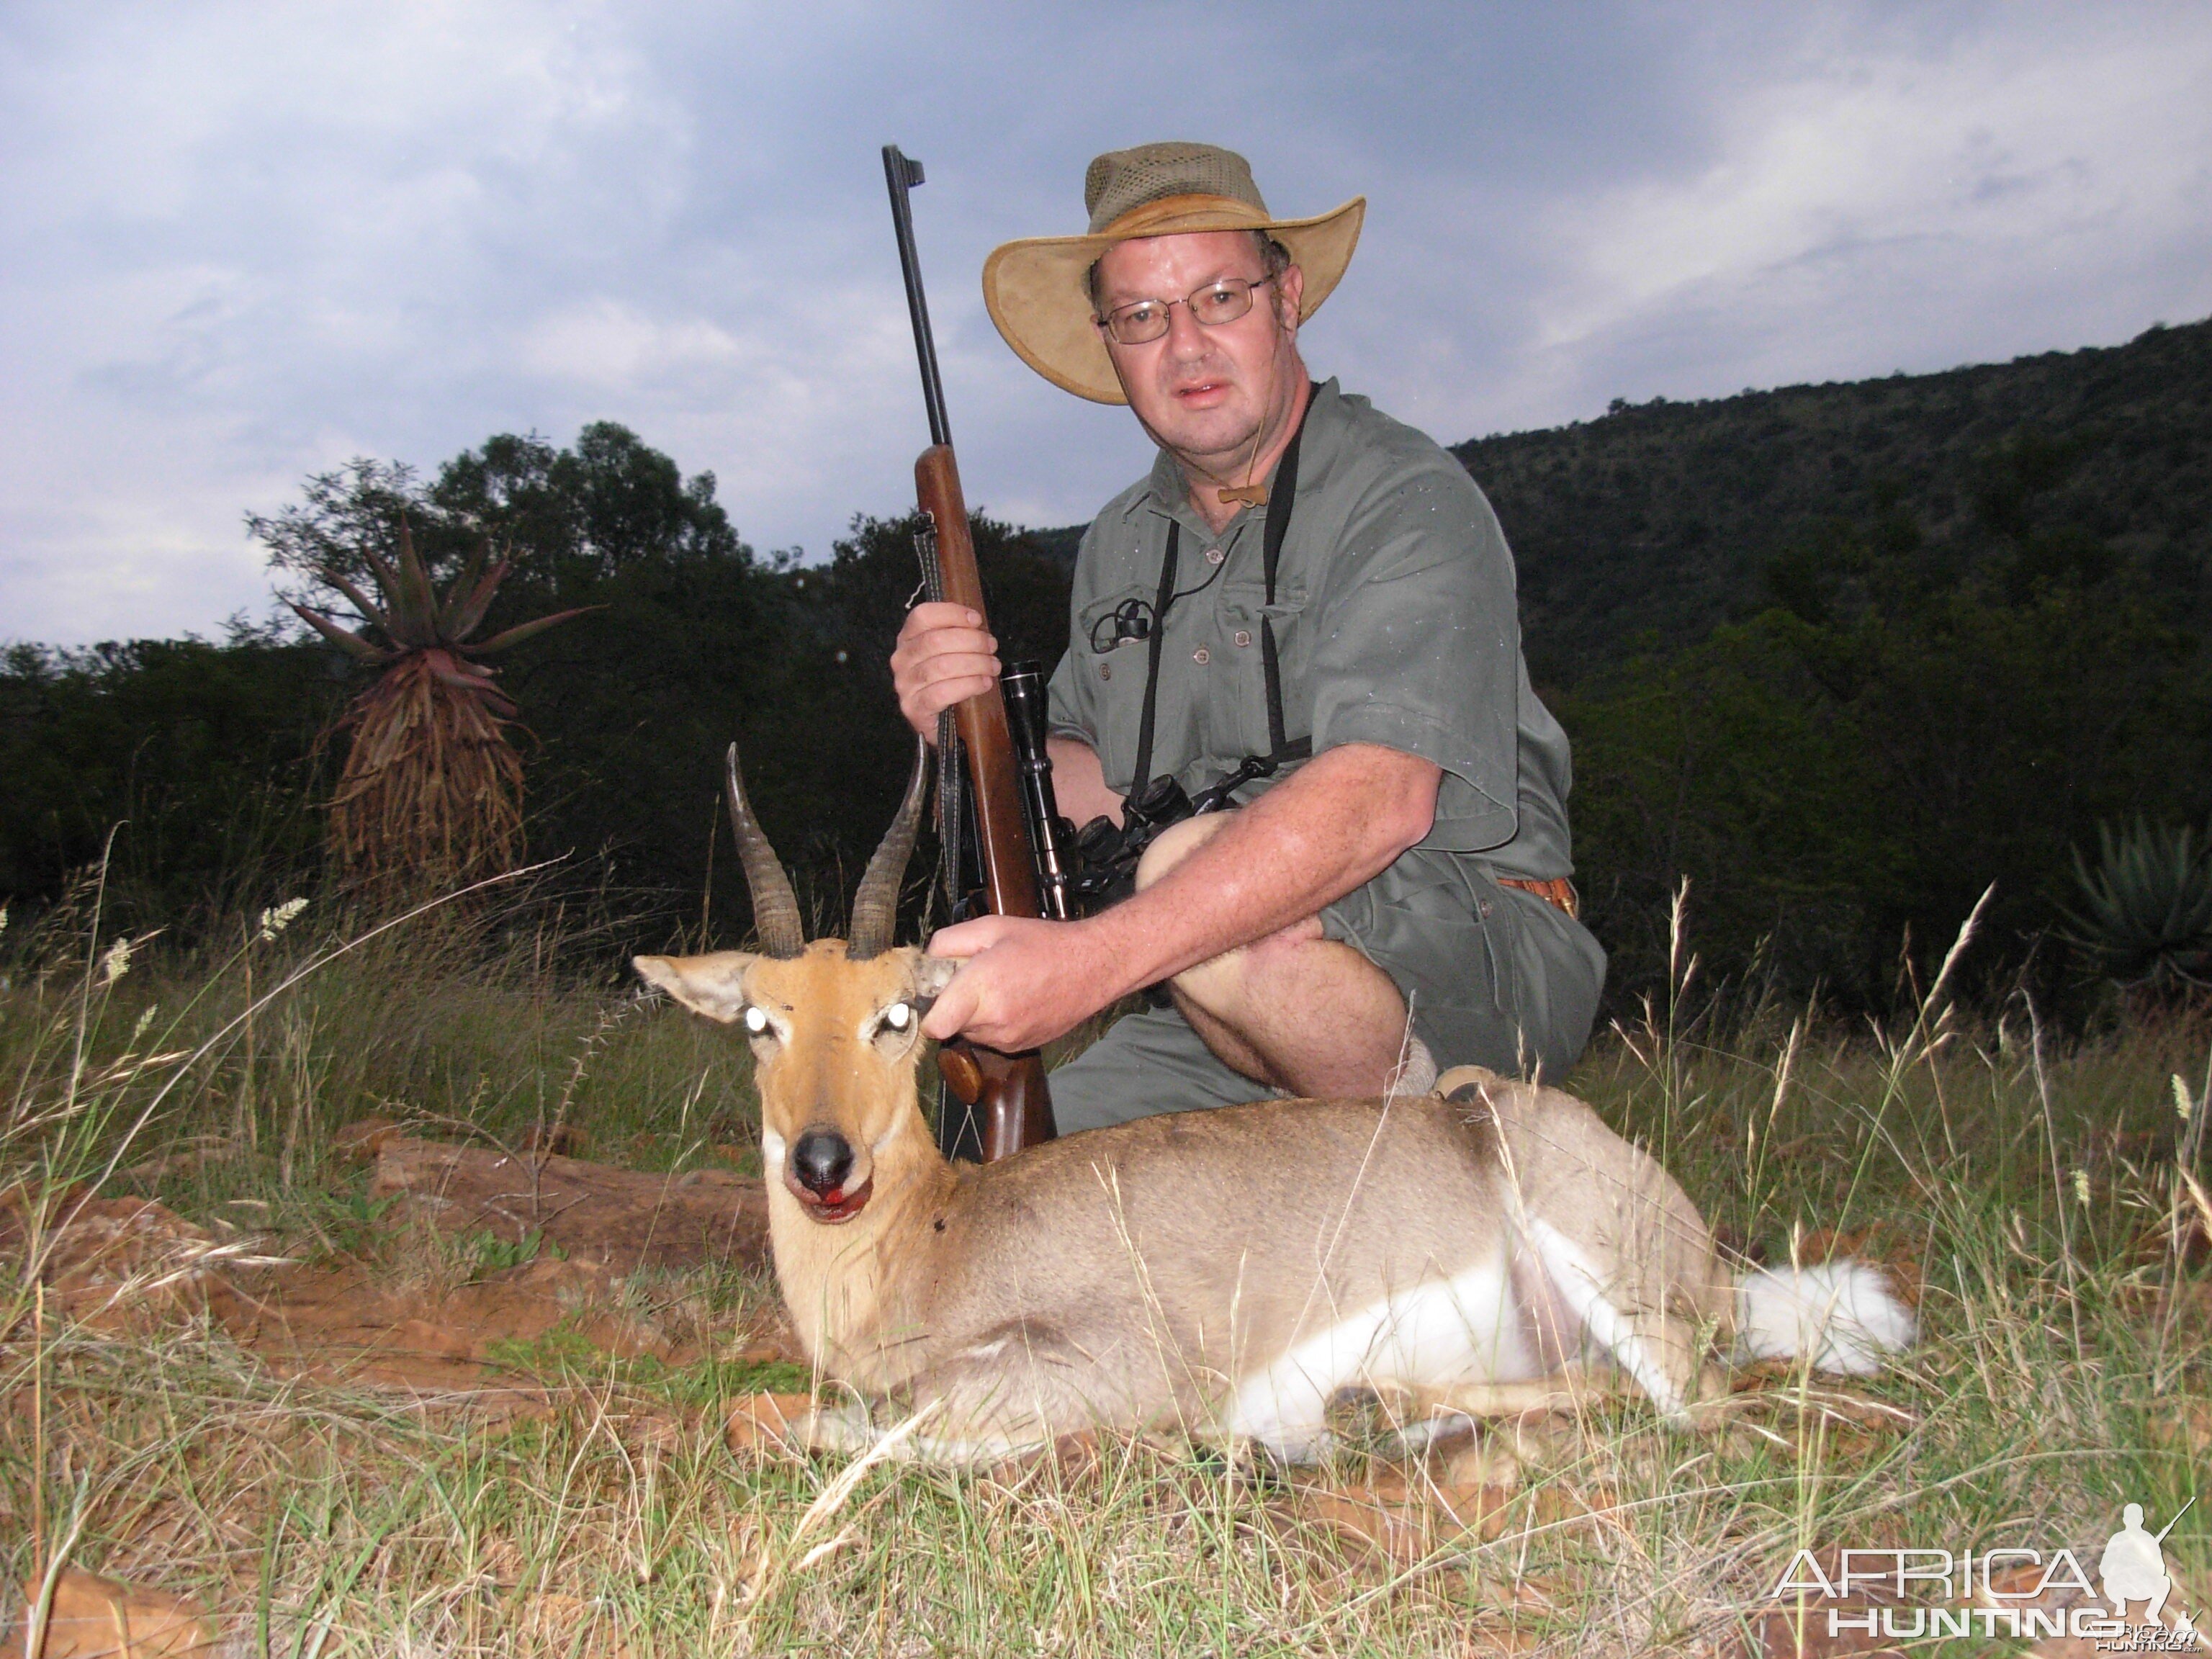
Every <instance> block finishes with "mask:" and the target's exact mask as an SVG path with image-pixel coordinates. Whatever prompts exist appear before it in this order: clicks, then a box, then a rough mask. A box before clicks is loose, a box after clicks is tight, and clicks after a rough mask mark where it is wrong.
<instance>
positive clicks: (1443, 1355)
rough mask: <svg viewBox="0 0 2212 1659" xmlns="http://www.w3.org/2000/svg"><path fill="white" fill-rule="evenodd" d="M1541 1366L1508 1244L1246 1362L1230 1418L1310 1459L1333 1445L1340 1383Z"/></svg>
mask: <svg viewBox="0 0 2212 1659" xmlns="http://www.w3.org/2000/svg"><path fill="white" fill-rule="evenodd" d="M1541 1374H1542V1367H1541V1365H1540V1364H1538V1361H1537V1355H1536V1352H1535V1350H1534V1346H1533V1344H1532V1343H1531V1342H1530V1340H1529V1339H1528V1330H1527V1327H1526V1322H1525V1321H1524V1320H1523V1318H1522V1310H1521V1307H1520V1304H1519V1300H1518V1298H1517V1297H1516V1294H1515V1291H1514V1289H1513V1282H1512V1275H1511V1274H1510V1272H1509V1271H1508V1270H1507V1267H1506V1259H1505V1253H1504V1250H1502V1249H1501V1250H1500V1251H1499V1252H1498V1254H1497V1255H1496V1256H1495V1257H1493V1258H1491V1259H1488V1260H1486V1261H1479V1262H1476V1263H1474V1264H1473V1265H1472V1266H1470V1267H1465V1268H1462V1270H1461V1271H1460V1273H1458V1274H1457V1276H1455V1277H1454V1278H1450V1279H1445V1278H1441V1277H1439V1278H1436V1279H1423V1280H1421V1281H1420V1282H1419V1283H1418V1284H1415V1285H1408V1286H1407V1288H1406V1289H1405V1290H1403V1291H1394V1292H1392V1293H1391V1294H1390V1295H1389V1296H1388V1297H1385V1298H1383V1301H1381V1302H1379V1303H1376V1304H1374V1305H1372V1306H1370V1307H1367V1308H1364V1309H1362V1310H1359V1311H1358V1312H1356V1313H1353V1314H1350V1315H1347V1316H1345V1317H1343V1318H1341V1319H1339V1320H1338V1321H1336V1322H1334V1324H1332V1325H1330V1326H1329V1327H1328V1328H1327V1329H1325V1330H1322V1331H1317V1332H1316V1333H1315V1334H1313V1335H1311V1336H1310V1337H1307V1338H1305V1339H1304V1340H1302V1341H1300V1342H1299V1343H1297V1345H1296V1346H1293V1347H1291V1349H1290V1350H1289V1351H1288V1352H1285V1353H1283V1354H1281V1355H1280V1356H1279V1357H1278V1358H1276V1359H1275V1360H1274V1361H1273V1363H1271V1364H1267V1365H1265V1366H1263V1367H1261V1369H1259V1370H1253V1371H1249V1372H1247V1373H1246V1374H1244V1375H1243V1376H1241V1377H1240V1378H1239V1379H1238V1380H1237V1389H1236V1393H1235V1394H1234V1395H1233V1396H1232V1397H1231V1401H1230V1403H1229V1408H1228V1412H1227V1413H1226V1419H1225V1422H1224V1424H1223V1426H1224V1428H1225V1429H1226V1430H1227V1431H1228V1432H1229V1433H1231V1435H1234V1436H1237V1437H1242V1438H1247V1439H1251V1440H1256V1441H1258V1442H1259V1443H1261V1444H1262V1445H1264V1446H1266V1447H1267V1449H1269V1450H1270V1451H1272V1452H1273V1453H1274V1454H1275V1455H1277V1456H1279V1457H1281V1458H1284V1459H1285V1460H1287V1461H1289V1462H1311V1461H1313V1460H1314V1459H1315V1458H1316V1457H1318V1456H1319V1455H1321V1454H1322V1452H1323V1451H1324V1450H1326V1449H1327V1447H1328V1429H1327V1426H1326V1423H1325V1417H1326V1414H1327V1412H1328V1402H1329V1401H1330V1400H1331V1398H1332V1397H1334V1395H1336V1393H1337V1392H1338V1391H1339V1390H1340V1389H1372V1388H1381V1387H1390V1386H1395V1387H1399V1388H1404V1389H1444V1388H1449V1387H1450V1386H1451V1385H1453V1384H1455V1383H1511V1382H1521V1381H1525V1380H1527V1379H1528V1378H1531V1377H1534V1376H1541Z"/></svg>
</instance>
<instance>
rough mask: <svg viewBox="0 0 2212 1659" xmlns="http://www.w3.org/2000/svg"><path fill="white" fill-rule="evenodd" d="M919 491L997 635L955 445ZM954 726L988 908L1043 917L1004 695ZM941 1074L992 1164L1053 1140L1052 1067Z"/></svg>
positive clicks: (965, 1065) (944, 576) (942, 560)
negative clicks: (962, 750) (1048, 1071)
mask: <svg viewBox="0 0 2212 1659" xmlns="http://www.w3.org/2000/svg"><path fill="white" fill-rule="evenodd" d="M914 483H915V495H916V497H917V498H918V499H919V501H921V510H922V512H923V513H925V514H926V515H927V517H928V519H929V520H930V522H931V524H932V526H933V532H934V538H935V541H936V549H937V568H938V574H939V580H940V583H941V587H940V591H941V592H943V594H944V596H945V603H947V604H948V605H966V606H967V607H968V608H969V610H971V611H974V612H975V614H976V615H977V616H979V617H983V619H984V626H985V627H986V628H988V627H989V626H990V617H989V613H988V612H987V611H985V610H984V608H983V579H982V575H981V572H979V571H978V570H977V569H976V568H975V540H974V538H972V537H971V536H970V535H969V529H968V503H967V500H966V498H965V497H964V496H963V495H962V493H961V489H960V468H959V465H958V463H957V462H956V461H955V460H954V459H953V457H952V447H951V445H950V444H932V445H931V446H930V447H928V448H927V449H925V450H923V451H922V452H921V459H918V460H916V461H915V464H914ZM953 722H954V725H955V726H956V727H957V730H958V731H959V733H960V741H961V743H962V744H963V745H965V747H966V749H967V751H968V775H969V785H970V787H971V789H972V792H973V798H974V800H975V841H976V850H977V853H978V854H980V857H981V864H982V868H983V892H984V897H985V900H986V902H987V903H988V904H989V905H990V907H991V909H992V912H993V914H994V915H1001V916H1030V917H1036V916H1041V915H1043V914H1044V909H1043V906H1042V904H1041V903H1040V902H1039V901H1038V896H1037V881H1036V854H1035V853H1034V852H1033V851H1032V850H1031V848H1030V839H1029V828H1028V825H1027V823H1025V822H1024V819H1023V817H1022V801H1021V793H1020V785H1019V783H1018V781H1017V778H1016V775H1015V763H1014V745H1013V738H1012V735H1011V734H1010V733H1009V732H1008V731H1007V729H1006V703H1005V702H1003V701H1002V700H1001V699H1000V696H999V692H998V689H997V688H996V687H995V686H994V687H993V688H992V689H991V690H988V691H985V692H981V693H979V694H978V695H977V696H972V697H970V698H969V699H968V700H967V701H966V702H963V703H961V704H959V705H958V706H957V708H955V709H954V710H953ZM938 1066H939V1069H940V1070H941V1071H942V1072H943V1073H944V1074H945V1082H946V1083H947V1084H948V1085H951V1090H952V1092H953V1093H954V1094H955V1095H957V1097H959V1098H960V1100H961V1101H962V1103H964V1104H965V1105H967V1106H968V1107H969V1109H971V1110H972V1111H973V1112H974V1113H975V1120H976V1130H977V1137H976V1138H977V1140H978V1141H979V1142H980V1150H981V1153H982V1158H983V1161H984V1162H985V1163H986V1164H988V1163H991V1162H993V1161H994V1160H995V1159H998V1158H1005V1157H1006V1156H1007V1155H1008V1154H1009V1153H1012V1152H1019V1151H1021V1149H1022V1148H1023V1147H1024V1146H1033V1145H1035V1144H1036V1142H1038V1141H1040V1140H1050V1139H1052V1138H1053V1136H1054V1133H1055V1131H1054V1126H1053V1121H1052V1096H1051V1094H1050V1092H1049V1091H1048V1089H1047V1088H1046V1086H1045V1080H1044V1062H1043V1060H1042V1059H1040V1058H1039V1057H1038V1056H1037V1054H1036V1053H1035V1052H1031V1053H1029V1054H1000V1053H999V1052H998V1050H996V1049H994V1048H983V1047H981V1045H979V1044H976V1043H972V1042H964V1041H962V1040H959V1039H957V1038H956V1039H955V1040H954V1041H952V1042H949V1043H947V1044H945V1046H944V1047H943V1048H941V1049H939V1053H938Z"/></svg>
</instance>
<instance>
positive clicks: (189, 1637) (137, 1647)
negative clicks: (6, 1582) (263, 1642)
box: [0, 1566, 216, 1659]
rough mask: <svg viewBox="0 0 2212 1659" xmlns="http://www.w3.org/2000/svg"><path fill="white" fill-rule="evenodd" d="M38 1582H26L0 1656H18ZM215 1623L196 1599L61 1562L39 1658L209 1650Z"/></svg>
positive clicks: (118, 1657)
mask: <svg viewBox="0 0 2212 1659" xmlns="http://www.w3.org/2000/svg"><path fill="white" fill-rule="evenodd" d="M39 1590H40V1581H39V1580H38V1579H37V1578H33V1579H32V1580H31V1582H30V1583H28V1584H27V1585H25V1586H24V1593H23V1613H22V1615H21V1618H20V1619H19V1620H17V1621H16V1624H15V1628H14V1629H13V1630H11V1631H9V1632H8V1634H7V1636H6V1638H4V1639H0V1659H22V1656H23V1655H24V1654H25V1652H26V1651H27V1642H28V1638H29V1636H30V1633H31V1632H30V1631H29V1629H28V1626H29V1624H30V1620H31V1615H32V1613H33V1612H34V1611H35V1610H36V1609H37V1607H38V1600H39ZM215 1644H216V1629H215V1624H214V1621H213V1620H210V1618H209V1617H208V1616H207V1614H206V1613H205V1612H204V1611H203V1610H202V1609H201V1607H200V1606H199V1604H198V1603H197V1602H196V1601H190V1600H187V1599H185V1598H184V1597H182V1596H175V1595H167V1594H166V1593H165V1592H163V1591H161V1590H157V1589H144V1588H143V1587H141V1586H139V1585H136V1584H125V1583H122V1582H121V1581H119V1580H118V1579H113V1578H103V1577H100V1575H99V1574H98V1573H96V1572H86V1571H83V1570H82V1569H81V1568H78V1567H67V1566H65V1567H64V1568H63V1569H62V1571H61V1577H60V1578H59V1579H58V1580H57V1581H56V1583H55V1584H54V1599H53V1602H52V1607H50V1609H49V1611H48V1614H47V1619H46V1643H45V1646H44V1648H43V1649H42V1650H41V1659H171V1656H180V1655H185V1654H193V1655H207V1654H209V1653H210V1650H212V1649H213V1648H214V1646H215Z"/></svg>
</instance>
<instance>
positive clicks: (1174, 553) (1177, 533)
mask: <svg viewBox="0 0 2212 1659" xmlns="http://www.w3.org/2000/svg"><path fill="white" fill-rule="evenodd" d="M1320 391H1321V388H1320V387H1319V386H1311V387H1310V389H1309V391H1308V393H1307V397H1306V406H1305V409H1304V411H1303V412H1301V413H1300V415H1299V416H1298V424H1297V430H1295V431H1294V432H1292V433H1291V441H1290V442H1289V443H1287V444H1285V446H1284V447H1283V455H1282V459H1280V460H1279V461H1277V462H1276V463H1275V477H1274V480H1273V483H1270V484H1269V485H1268V487H1267V524H1266V526H1265V527H1264V528H1263V529H1262V530H1261V538H1260V562H1261V576H1262V579H1263V580H1264V582H1265V584H1266V588H1267V604H1268V605H1271V606H1272V605H1273V604H1274V603H1275V570H1276V567H1277V565H1278V564H1279V562H1281V559H1282V552H1283V538H1284V537H1285V535H1287V534H1288V533H1289V532H1290V528H1291V507H1292V506H1293V505H1294V504H1295V503H1296V501H1297V493H1298V445H1299V443H1300V441H1302V440H1303V439H1304V437H1305V435H1306V416H1307V415H1310V414H1311V413H1312V412H1313V400H1314V398H1315V397H1316V396H1317V395H1318V394H1319V392H1320ZM1181 553H1182V524H1181V523H1180V522H1178V521H1177V520H1174V519H1170V520H1168V545H1167V551H1166V553H1165V554H1164V556H1162V557H1161V560H1160V586H1159V591H1158V595H1157V597H1156V598H1155V599H1154V601H1153V605H1152V638H1151V640H1150V641H1148V642H1147V648H1146V653H1145V659H1146V660H1145V702H1144V709H1143V712H1142V714H1140V715H1139V718H1138V720H1137V764H1136V767H1135V769H1133V771H1132V772H1131V774H1130V777H1129V790H1130V793H1132V794H1141V793H1143V792H1144V789H1145V787H1146V785H1147V784H1149V783H1150V782H1151V781H1152V729H1153V725H1154V717H1155V714H1156V713H1157V711H1158V702H1159V690H1160V653H1161V652H1162V651H1163V650H1164V649H1165V647H1166V644H1167V634H1168V607H1169V606H1170V605H1172V604H1174V602H1175V591H1176V589H1175V584H1176V562H1177V561H1178V558H1179V556H1180V555H1181ZM1260 667H1261V672H1262V673H1263V674H1264V675H1265V677H1266V679H1267V742H1268V744H1269V745H1270V747H1271V750H1272V752H1271V753H1269V754H1267V755H1263V756H1255V757H1250V758H1249V759H1248V760H1247V761H1246V762H1245V763H1244V768H1245V769H1249V775H1250V776H1252V777H1267V776H1268V775H1271V774H1273V772H1274V770H1275V769H1276V768H1278V767H1279V766H1280V765H1282V763H1284V762H1285V761H1291V760H1304V758H1305V757H1307V756H1309V755H1310V754H1312V753H1313V738H1312V737H1311V736H1310V735H1309V736H1306V737H1303V738H1299V739H1298V740H1297V742H1296V743H1289V742H1285V739H1284V732H1283V672H1282V662H1281V658H1280V656H1279V653H1278V652H1277V650H1276V648H1275V624H1274V620H1273V618H1272V617H1268V616H1267V614H1266V613H1265V612H1262V613H1261V617H1260Z"/></svg>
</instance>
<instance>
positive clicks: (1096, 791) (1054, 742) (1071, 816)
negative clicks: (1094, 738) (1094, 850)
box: [1044, 733, 1121, 829]
mask: <svg viewBox="0 0 2212 1659" xmlns="http://www.w3.org/2000/svg"><path fill="white" fill-rule="evenodd" d="M1044 748H1045V753H1046V754H1047V755H1048V756H1050V757H1052V787H1053V793H1054V796H1055V797H1056V798H1057V799H1058V800H1059V802H1060V816H1061V817H1065V818H1066V819H1067V820H1068V821H1069V822H1070V823H1073V824H1074V825H1075V827H1076V828H1077V829H1081V828H1082V827H1083V826H1084V825H1085V824H1086V823H1090V822H1091V819H1093V818H1096V817H1106V818H1110V819H1112V820H1113V821H1114V822H1115V823H1121V797H1120V796H1119V795H1117V794H1115V793H1114V792H1113V791H1112V790H1111V789H1109V788H1108V787H1106V774H1105V772H1104V770H1103V769H1102V768H1101V767H1100V766H1099V764H1098V751H1097V750H1095V749H1093V748H1092V747H1091V745H1090V744H1087V743H1081V742H1079V741H1077V740H1076V739H1075V738H1067V737H1061V736H1060V735H1059V734H1057V733H1054V735H1053V736H1051V737H1049V738H1046V739H1045V744H1044Z"/></svg>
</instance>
